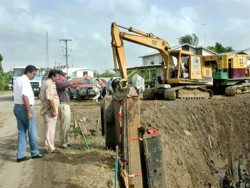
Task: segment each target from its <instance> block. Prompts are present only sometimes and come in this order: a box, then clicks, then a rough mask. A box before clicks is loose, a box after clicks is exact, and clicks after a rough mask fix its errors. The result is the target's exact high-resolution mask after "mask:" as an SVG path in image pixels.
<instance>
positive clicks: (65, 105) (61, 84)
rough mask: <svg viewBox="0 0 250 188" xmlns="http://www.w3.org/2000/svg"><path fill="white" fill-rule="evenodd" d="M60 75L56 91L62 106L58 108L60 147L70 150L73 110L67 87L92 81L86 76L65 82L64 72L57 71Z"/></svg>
mask: <svg viewBox="0 0 250 188" xmlns="http://www.w3.org/2000/svg"><path fill="white" fill-rule="evenodd" d="M57 73H58V74H59V81H57V82H56V90H57V94H58V96H59V100H60V105H59V108H58V119H59V120H60V127H61V128H60V146H61V147H62V148H65V149H66V148H68V147H69V143H68V132H69V128H70V122H71V110H70V105H69V103H70V97H69V95H68V92H67V90H66V88H67V87H69V86H71V85H74V84H77V83H79V82H81V81H83V80H88V79H90V76H88V75H85V76H83V77H81V78H76V79H73V80H71V81H68V80H65V75H66V73H64V72H63V71H62V70H57Z"/></svg>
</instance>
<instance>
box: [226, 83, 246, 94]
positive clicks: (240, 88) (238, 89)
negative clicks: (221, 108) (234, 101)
mask: <svg viewBox="0 0 250 188" xmlns="http://www.w3.org/2000/svg"><path fill="white" fill-rule="evenodd" d="M245 93H250V83H243V84H240V85H234V86H229V87H227V88H226V90H225V95H227V96H235V95H239V94H245Z"/></svg>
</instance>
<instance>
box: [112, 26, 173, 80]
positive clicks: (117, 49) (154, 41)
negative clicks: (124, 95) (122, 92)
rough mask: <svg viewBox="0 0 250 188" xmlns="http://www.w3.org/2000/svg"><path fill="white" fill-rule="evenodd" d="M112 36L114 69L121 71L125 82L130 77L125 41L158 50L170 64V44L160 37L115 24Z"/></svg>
mask: <svg viewBox="0 0 250 188" xmlns="http://www.w3.org/2000/svg"><path fill="white" fill-rule="evenodd" d="M119 27H120V28H123V29H126V30H128V31H129V32H131V33H134V34H128V33H126V32H120V30H119ZM111 36H112V42H111V45H112V49H113V57H114V67H115V69H117V70H118V69H119V71H120V73H121V78H122V79H123V80H127V77H128V76H127V69H126V58H125V50H124V44H123V40H126V41H130V42H132V43H136V44H139V45H143V46H146V47H150V48H153V49H156V50H158V51H159V52H160V53H161V55H162V57H163V60H164V61H165V63H167V62H168V51H169V50H170V45H169V43H168V42H167V41H165V40H163V39H161V38H159V37H155V36H154V35H153V34H150V33H145V32H142V31H140V30H137V29H135V28H132V27H130V28H125V27H122V26H119V25H117V24H116V23H114V22H113V23H112V25H111Z"/></svg>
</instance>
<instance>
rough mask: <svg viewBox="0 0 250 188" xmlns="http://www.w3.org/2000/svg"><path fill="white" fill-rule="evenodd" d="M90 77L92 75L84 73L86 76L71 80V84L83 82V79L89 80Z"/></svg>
mask: <svg viewBox="0 0 250 188" xmlns="http://www.w3.org/2000/svg"><path fill="white" fill-rule="evenodd" d="M89 79H90V76H88V75H84V76H83V77H81V78H76V79H74V80H71V81H70V84H71V85H75V84H78V83H79V82H81V81H83V80H89Z"/></svg>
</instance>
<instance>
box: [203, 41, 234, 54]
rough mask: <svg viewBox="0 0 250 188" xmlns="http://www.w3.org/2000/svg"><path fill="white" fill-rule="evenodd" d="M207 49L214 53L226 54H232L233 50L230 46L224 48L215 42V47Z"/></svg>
mask: <svg viewBox="0 0 250 188" xmlns="http://www.w3.org/2000/svg"><path fill="white" fill-rule="evenodd" d="M207 49H209V50H212V51H214V52H216V53H219V54H220V53H226V52H233V51H234V49H233V48H232V47H231V46H227V47H224V46H222V44H221V43H218V42H216V43H215V46H208V47H207Z"/></svg>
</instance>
